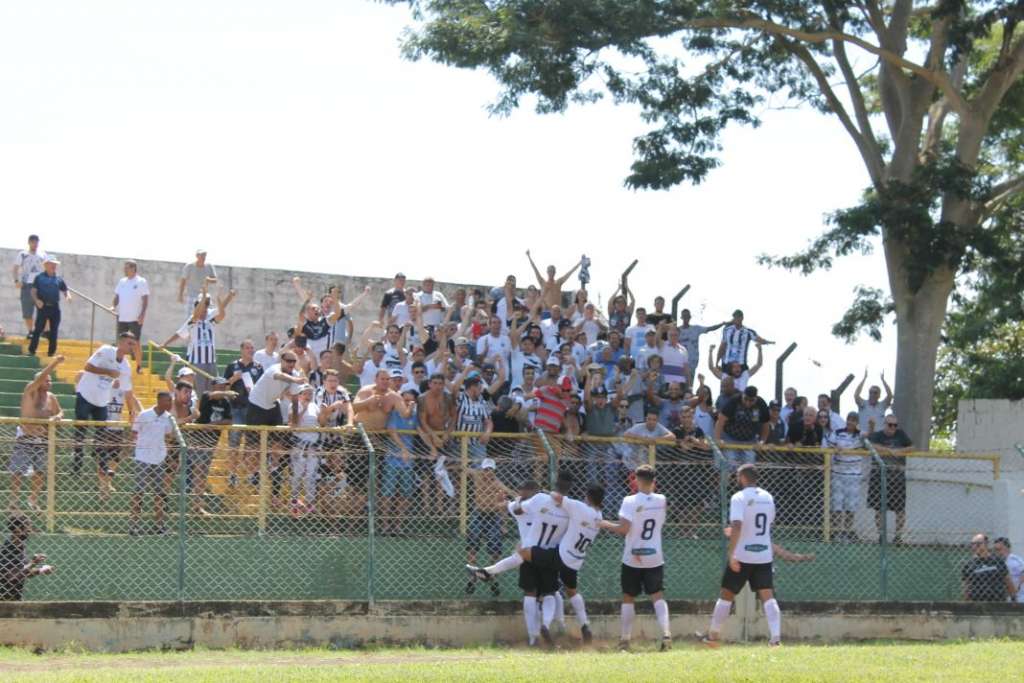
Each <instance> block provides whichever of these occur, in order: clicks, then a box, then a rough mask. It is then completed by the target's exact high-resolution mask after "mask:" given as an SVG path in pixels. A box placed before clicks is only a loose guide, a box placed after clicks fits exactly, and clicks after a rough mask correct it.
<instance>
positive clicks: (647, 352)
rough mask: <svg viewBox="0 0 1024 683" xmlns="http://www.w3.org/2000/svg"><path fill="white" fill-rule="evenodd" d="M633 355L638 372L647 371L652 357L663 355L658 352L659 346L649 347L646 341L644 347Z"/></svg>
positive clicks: (633, 352)
mask: <svg viewBox="0 0 1024 683" xmlns="http://www.w3.org/2000/svg"><path fill="white" fill-rule="evenodd" d="M631 353H632V355H633V362H635V363H636V367H637V370H646V369H647V366H648V364H649V361H650V358H651V356H659V355H661V354H660V353H659V352H658V347H657V346H648V345H647V342H646V341H645V342H644V345H643V346H641V347H640V348H639V349H636V350H635V351H632V352H631Z"/></svg>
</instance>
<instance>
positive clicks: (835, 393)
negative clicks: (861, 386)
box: [829, 374, 854, 413]
mask: <svg viewBox="0 0 1024 683" xmlns="http://www.w3.org/2000/svg"><path fill="white" fill-rule="evenodd" d="M853 380H854V377H853V375H852V374H849V375H847V376H846V379H844V380H843V381H842V382H840V384H839V386H838V387H836V388H835V389H833V390H832V393H831V394H829V400H830V401H832V410H833V411H835V412H837V413H838V412H839V401H840V399H842V397H843V392H844V391H846V387H848V386H850V384H852V383H853Z"/></svg>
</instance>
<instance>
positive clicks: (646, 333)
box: [644, 330, 657, 337]
mask: <svg viewBox="0 0 1024 683" xmlns="http://www.w3.org/2000/svg"><path fill="white" fill-rule="evenodd" d="M649 334H657V332H655V331H654V330H647V331H646V332H644V336H645V337H646V336H647V335H649Z"/></svg>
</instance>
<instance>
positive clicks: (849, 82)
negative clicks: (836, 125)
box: [832, 40, 885, 185]
mask: <svg viewBox="0 0 1024 683" xmlns="http://www.w3.org/2000/svg"><path fill="white" fill-rule="evenodd" d="M832 49H833V52H834V54H835V59H836V63H837V64H839V70H840V71H841V72H842V74H843V78H844V79H845V81H846V89H847V92H849V93H850V101H851V102H852V103H853V111H854V114H855V115H856V117H857V125H858V126H860V133H861V136H862V137H863V138H864V145H865V147H867V152H868V153H870V155H871V158H872V160H873V161H874V163H871V162H868V171H869V172H870V173H871V180H872V182H874V183H875V184H876V185H877V184H878V183H880V182H881V181H882V175H883V167H884V165H885V164H884V162H883V161H882V150H881V149H880V148H879V146H878V139H877V138H876V137H875V131H874V130H873V129H872V127H871V119H870V117H869V116H868V108H867V105H866V104H865V102H864V93H862V92H861V89H860V83H859V80H858V78H857V75H856V74H855V73H854V72H853V67H852V66H851V65H850V60H849V58H848V57H847V56H846V44H845V43H843V41H841V40H834V41H832ZM861 153H862V155H863V154H864V152H863V151H862V152H861ZM864 160H865V161H866V162H867V161H868V159H867V157H866V156H865V159H864ZM876 167H877V175H876Z"/></svg>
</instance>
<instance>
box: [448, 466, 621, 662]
mask: <svg viewBox="0 0 1024 683" xmlns="http://www.w3.org/2000/svg"><path fill="white" fill-rule="evenodd" d="M549 495H550V496H551V499H552V500H553V501H554V502H555V505H557V506H559V507H561V508H562V509H563V510H565V512H566V513H567V514H568V515H569V526H568V528H567V529H566V531H565V535H563V536H562V540H561V541H560V542H559V543H558V547H557V548H542V547H537V546H535V547H530V546H526V547H521V548H519V549H518V550H517V551H516V552H515V553H513V554H512V555H510V556H509V557H506V558H505V559H503V560H500V561H499V562H497V563H495V564H493V565H491V566H490V567H483V568H480V567H469V566H468V565H467V568H469V570H470V571H471V572H472V573H473V575H474V576H476V577H477V578H480V579H483V580H490V579H491V578H492V577H493V576H495V575H496V574H500V573H501V572H504V571H508V570H510V569H513V568H515V567H522V566H524V564H525V563H530V564H533V565H535V566H537V567H539V568H541V569H545V570H550V571H555V572H557V573H558V578H559V580H560V581H561V582H562V585H563V586H565V592H566V594H567V595H568V596H569V604H570V605H572V609H573V612H575V614H576V620H577V621H578V622H579V624H580V634H581V636H582V638H583V643H584V644H589V643H590V642H591V641H592V640H593V634H592V633H591V632H590V623H589V620H588V619H587V608H586V603H585V602H584V601H583V595H581V594H580V593H579V592H578V590H577V588H578V586H579V571H580V569H581V568H582V567H583V561H584V560H585V559H586V556H587V550H588V549H589V548H590V546H591V545H592V544H593V543H594V539H595V538H597V534H598V533H599V532H600V531H601V506H602V505H603V504H604V487H603V486H601V485H599V484H591V485H590V486H588V487H587V501H586V503H584V502H582V501H579V500H576V499H574V498H569V497H568V496H564V495H562V494H561V493H558V492H552V493H551V494H549ZM553 616H554V613H553V612H552V613H550V614H544V615H543V626H542V627H541V634H543V633H544V632H545V631H547V632H548V633H550V627H551V620H552V617H553ZM545 640H547V637H545Z"/></svg>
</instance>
